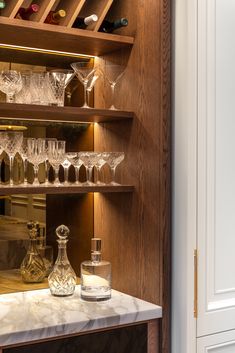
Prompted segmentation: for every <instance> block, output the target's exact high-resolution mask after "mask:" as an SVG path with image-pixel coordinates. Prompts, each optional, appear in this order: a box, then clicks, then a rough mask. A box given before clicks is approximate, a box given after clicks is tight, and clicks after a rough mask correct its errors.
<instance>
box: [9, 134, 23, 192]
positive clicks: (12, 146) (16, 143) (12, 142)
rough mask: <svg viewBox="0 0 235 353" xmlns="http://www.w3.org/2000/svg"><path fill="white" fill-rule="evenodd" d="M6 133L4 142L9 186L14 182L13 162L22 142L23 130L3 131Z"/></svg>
mask: <svg viewBox="0 0 235 353" xmlns="http://www.w3.org/2000/svg"><path fill="white" fill-rule="evenodd" d="M5 134H6V135H7V138H6V144H5V152H6V153H7V154H8V156H9V159H10V181H9V183H10V186H12V185H13V184H14V182H13V164H14V157H15V154H16V152H18V151H19V150H20V148H21V145H22V142H23V132H19V131H7V132H5Z"/></svg>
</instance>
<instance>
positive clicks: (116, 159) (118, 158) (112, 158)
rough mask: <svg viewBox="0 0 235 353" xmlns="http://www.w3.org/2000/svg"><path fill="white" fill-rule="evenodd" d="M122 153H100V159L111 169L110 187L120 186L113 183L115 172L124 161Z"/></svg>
mask: <svg viewBox="0 0 235 353" xmlns="http://www.w3.org/2000/svg"><path fill="white" fill-rule="evenodd" d="M124 157H125V154H124V152H104V153H102V158H103V159H104V160H105V162H107V164H108V165H109V166H110V169H111V176H112V179H111V182H110V184H111V185H120V184H118V183H116V182H115V171H116V168H117V166H118V165H119V164H120V163H121V162H122V161H123V160H124Z"/></svg>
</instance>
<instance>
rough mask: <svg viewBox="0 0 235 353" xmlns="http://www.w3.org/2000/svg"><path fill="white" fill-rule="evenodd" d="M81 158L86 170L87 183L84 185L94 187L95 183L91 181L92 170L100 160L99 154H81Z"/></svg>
mask: <svg viewBox="0 0 235 353" xmlns="http://www.w3.org/2000/svg"><path fill="white" fill-rule="evenodd" d="M78 155H79V158H80V159H81V161H82V162H83V164H84V166H85V168H86V179H87V180H86V182H85V183H84V185H88V186H92V185H94V183H93V182H92V181H91V179H92V169H93V167H94V165H95V164H96V162H97V159H98V158H99V156H98V153H97V152H79V153H78Z"/></svg>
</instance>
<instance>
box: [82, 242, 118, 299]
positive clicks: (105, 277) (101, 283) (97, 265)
mask: <svg viewBox="0 0 235 353" xmlns="http://www.w3.org/2000/svg"><path fill="white" fill-rule="evenodd" d="M81 298H82V299H84V300H88V301H101V300H107V299H110V298H111V264H110V262H108V261H102V259H101V239H100V238H92V239H91V260H90V261H84V262H82V264H81Z"/></svg>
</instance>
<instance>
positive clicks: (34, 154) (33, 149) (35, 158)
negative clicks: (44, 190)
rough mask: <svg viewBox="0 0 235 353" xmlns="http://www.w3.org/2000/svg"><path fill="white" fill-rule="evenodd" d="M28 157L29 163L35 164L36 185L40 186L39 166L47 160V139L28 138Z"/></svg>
mask: <svg viewBox="0 0 235 353" xmlns="http://www.w3.org/2000/svg"><path fill="white" fill-rule="evenodd" d="M27 149H28V153H27V157H28V161H29V162H30V163H32V164H33V169H34V184H36V185H39V184H40V182H39V179H38V171H39V164H41V163H43V162H44V161H45V159H46V147H45V139H42V138H39V139H35V138H28V139H27Z"/></svg>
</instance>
